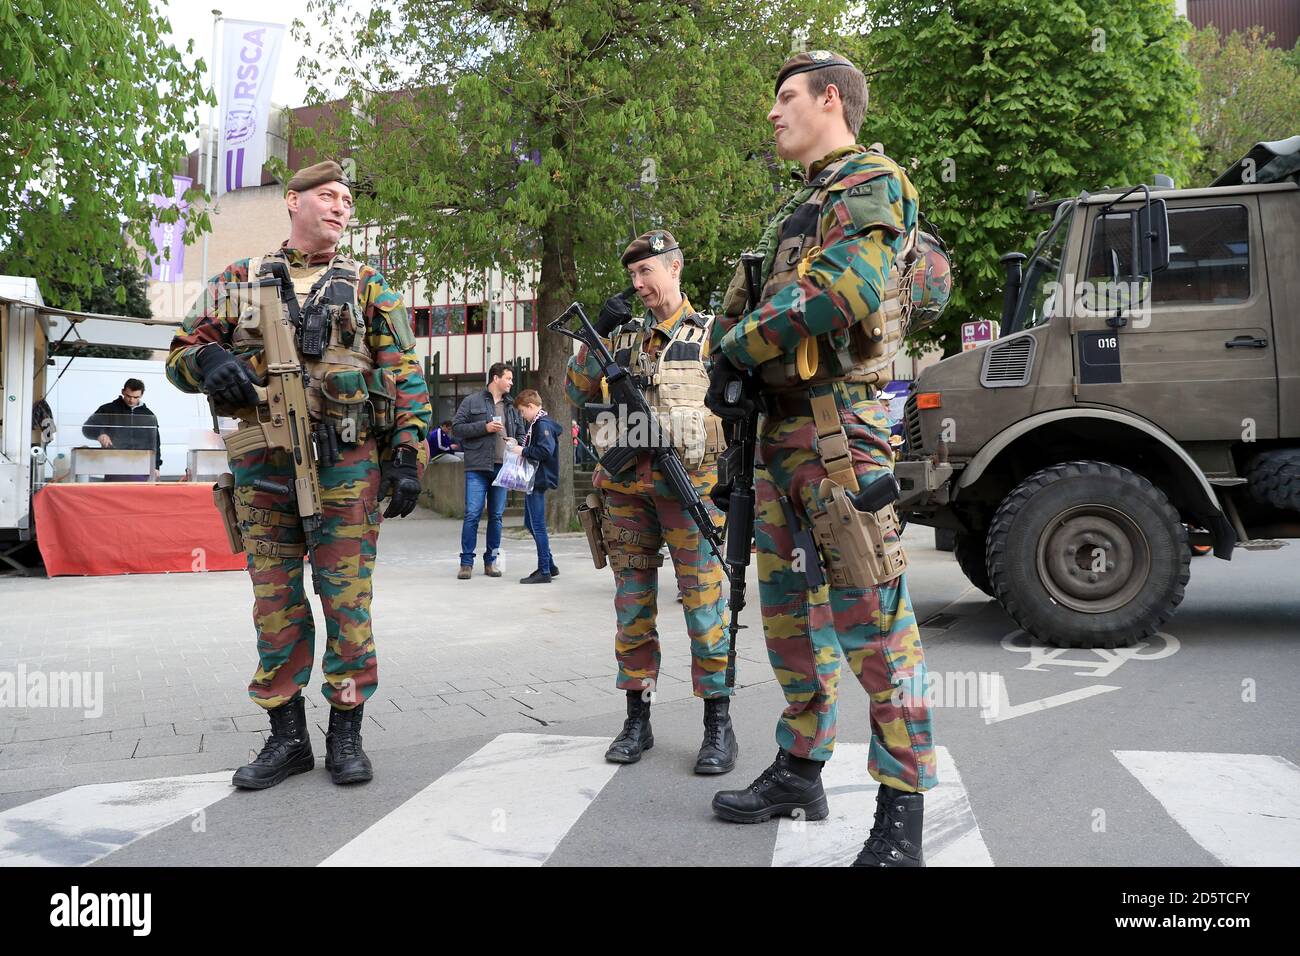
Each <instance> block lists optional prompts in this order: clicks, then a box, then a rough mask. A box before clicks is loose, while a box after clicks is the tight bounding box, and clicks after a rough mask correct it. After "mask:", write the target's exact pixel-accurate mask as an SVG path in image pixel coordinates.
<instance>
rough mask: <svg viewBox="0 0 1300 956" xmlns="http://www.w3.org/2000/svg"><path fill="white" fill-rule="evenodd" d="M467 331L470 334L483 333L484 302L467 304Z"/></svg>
mask: <svg viewBox="0 0 1300 956" xmlns="http://www.w3.org/2000/svg"><path fill="white" fill-rule="evenodd" d="M465 332H466V333H467V334H469V335H482V334H483V303H481V302H475V303H473V304H472V305H467V306H465Z"/></svg>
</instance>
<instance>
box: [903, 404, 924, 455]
mask: <svg viewBox="0 0 1300 956" xmlns="http://www.w3.org/2000/svg"><path fill="white" fill-rule="evenodd" d="M903 430H904V431H905V432H906V433H907V454H908V456H909V457H911V458H915V457H917V456H919V455H923V454H925V448H924V443H923V441H922V437H921V411H920V409H918V408H917V407H916V392H915V391H913V392H912V394H910V395H908V396H907V404H906V405H904V406H903Z"/></svg>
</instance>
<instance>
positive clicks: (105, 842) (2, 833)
mask: <svg viewBox="0 0 1300 956" xmlns="http://www.w3.org/2000/svg"><path fill="white" fill-rule="evenodd" d="M232 792H233V790H232V789H231V786H230V771H229V770H222V771H219V772H217V773H200V774H192V775H190V776H185V777H159V778H156V779H153V780H127V781H123V782H121V783H96V784H87V785H85V786H81V787H73V788H72V789H70V790H64V791H63V792H62V793H56V794H52V795H51V796H48V797H42V798H41V799H40V800H33V801H32V802H31V803H24V804H21V805H19V806H16V807H11V808H10V809H8V810H5V811H4V812H3V813H0V867H4V866H85V865H86V864H89V863H94V862H95V861H96V860H100V859H103V858H104V857H106V856H108V855H109V854H110V853H112V852H114V851H115V850H120V849H121V848H122V847H124V846H126V845H127V844H129V843H134V842H135V841H136V840H139V839H141V838H142V837H146V836H148V835H149V834H151V833H154V832H156V831H158V830H161V829H162V828H163V827H166V826H170V825H171V824H173V823H176V822H177V821H179V820H183V819H185V818H186V817H189V816H194V815H196V814H198V813H199V812H200V811H201V810H203V809H205V808H206V807H208V806H210V805H211V804H213V803H216V802H217V801H218V800H220V799H221V798H222V797H227V796H229V795H230V794H231V793H232Z"/></svg>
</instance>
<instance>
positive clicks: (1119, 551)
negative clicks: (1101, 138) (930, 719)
mask: <svg viewBox="0 0 1300 956" xmlns="http://www.w3.org/2000/svg"><path fill="white" fill-rule="evenodd" d="M1031 208H1035V209H1039V210H1041V211H1043V212H1044V213H1047V214H1049V215H1050V216H1051V225H1050V226H1049V227H1048V228H1047V229H1046V230H1044V231H1043V233H1041V234H1040V236H1039V239H1038V242H1037V245H1036V247H1035V248H1034V250H1033V253H1032V254H1031V255H1029V256H1027V257H1026V256H1025V255H1023V254H1021V253H1010V254H1008V255H1006V256H1003V258H1002V261H1003V263H1004V265H1005V266H1006V269H1007V286H1006V295H1005V299H1004V304H1003V314H1002V334H1001V336H1000V337H999V338H998V339H997V340H996V341H994V342H992V343H990V344H988V345H986V346H983V347H981V348H978V349H975V350H973V351H969V352H964V353H962V354H959V355H954V356H952V357H950V358H947V359H945V360H944V361H942V362H940V363H938V364H937V365H934V366H932V367H930V368H928V369H926V370H925V371H924V372H923V373H922V374H921V375H920V376H919V377H918V379H917V381H916V383H915V384H914V385H913V387H912V390H911V393H910V394H909V396H908V399H907V404H906V411H905V428H906V435H907V450H906V452H905V454H904V457H903V460H901V461H899V462H898V465H897V475H898V478H899V483H900V485H901V487H902V489H903V492H902V497H901V499H900V506H899V507H900V511H901V512H902V513H904V514H906V516H907V517H908V518H909V519H910V520H911V521H913V522H917V523H920V524H924V525H930V526H933V527H935V528H940V529H949V530H951V531H952V532H954V533H955V540H956V546H955V549H954V553H955V556H956V559H957V561H958V563H959V564H960V565H961V568H962V570H963V571H964V572H965V574H966V576H967V578H968V579H969V580H970V581H971V583H972V584H974V585H975V586H976V587H978V588H980V589H981V590H982V591H984V592H985V593H987V594H989V595H990V596H992V597H994V598H996V599H997V600H998V601H999V602H1000V603H1001V604H1002V606H1003V607H1004V608H1005V609H1006V611H1007V613H1008V614H1010V616H1011V617H1012V618H1013V619H1014V620H1015V621H1016V623H1017V624H1019V625H1020V627H1021V628H1023V629H1024V630H1025V631H1026V632H1028V633H1029V634H1031V635H1033V636H1034V637H1036V638H1039V639H1041V640H1043V641H1045V642H1048V643H1051V644H1054V645H1056V646H1058V647H1117V646H1131V645H1133V644H1134V643H1136V642H1138V641H1140V640H1142V639H1143V638H1145V637H1148V636H1150V635H1152V634H1153V633H1155V632H1156V631H1157V630H1158V629H1159V628H1160V627H1161V625H1162V624H1163V623H1164V622H1165V621H1166V620H1167V619H1168V618H1169V617H1170V615H1171V614H1172V613H1173V612H1174V609H1175V608H1177V606H1178V604H1179V603H1180V602H1181V601H1182V599H1183V593H1184V588H1185V586H1186V584H1187V581H1188V577H1189V566H1190V552H1189V541H1190V542H1191V543H1205V544H1210V545H1212V547H1213V552H1214V555H1215V556H1216V557H1218V558H1220V559H1222V560H1225V561H1227V560H1231V558H1232V556H1233V552H1234V550H1235V549H1236V548H1250V549H1266V550H1275V549H1277V548H1280V547H1282V546H1283V545H1284V544H1286V543H1287V542H1286V541H1285V540H1284V539H1289V538H1296V537H1300V136H1294V137H1291V138H1290V139H1287V140H1281V141H1278V142H1272V143H1261V144H1259V145H1257V146H1256V147H1254V148H1253V149H1252V150H1251V151H1250V152H1249V153H1248V154H1247V155H1246V156H1245V157H1244V158H1243V159H1242V160H1241V161H1239V162H1238V163H1235V164H1233V166H1232V167H1230V168H1229V169H1228V170H1227V171H1226V172H1225V173H1224V174H1223V175H1221V176H1220V177H1219V178H1218V179H1216V180H1215V181H1214V183H1212V184H1211V185H1210V186H1208V187H1205V188H1191V189H1175V188H1173V184H1172V182H1170V181H1168V180H1167V179H1164V178H1163V177H1159V178H1157V180H1156V182H1155V183H1154V184H1153V185H1151V186H1147V185H1141V186H1132V187H1126V188H1120V189H1110V188H1107V189H1103V190H1099V191H1097V192H1095V193H1088V192H1084V193H1081V194H1080V195H1078V196H1075V197H1073V198H1068V199H1054V200H1049V201H1046V202H1038V201H1037V198H1036V197H1033V196H1032V195H1031ZM1292 593H1293V594H1294V593H1300V592H1296V591H1293V592H1292Z"/></svg>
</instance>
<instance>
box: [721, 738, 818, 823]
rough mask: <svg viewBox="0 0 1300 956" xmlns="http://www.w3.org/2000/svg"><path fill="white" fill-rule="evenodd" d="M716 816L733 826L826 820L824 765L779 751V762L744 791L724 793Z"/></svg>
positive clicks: (722, 792) (777, 757)
mask: <svg viewBox="0 0 1300 956" xmlns="http://www.w3.org/2000/svg"><path fill="white" fill-rule="evenodd" d="M713 812H714V813H715V814H717V815H718V816H720V817H722V819H724V820H730V821H731V822H732V823H762V822H763V821H764V820H770V819H772V817H795V818H796V819H799V820H825V819H826V817H827V816H828V815H829V814H830V807H829V806H828V805H827V803H826V791H825V790H823V789H822V780H821V762H820V761H817V760H805V759H802V758H800V757H792V756H790V754H788V753H786V752H785V751H784V750H779V751H777V754H776V760H775V761H774V762H773V764H772V766H770V767H768V768H767V769H766V770H764V771H763V772H762V773H761V774H759V775H758V779H757V780H755V781H754V782H753V783H751V784H750V785H749V786H748V787H747V788H746V789H744V790H720V791H718V792H717V793H716V794H714V796H713Z"/></svg>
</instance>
